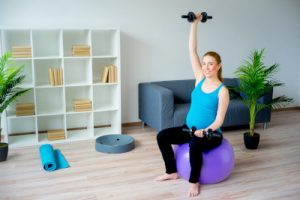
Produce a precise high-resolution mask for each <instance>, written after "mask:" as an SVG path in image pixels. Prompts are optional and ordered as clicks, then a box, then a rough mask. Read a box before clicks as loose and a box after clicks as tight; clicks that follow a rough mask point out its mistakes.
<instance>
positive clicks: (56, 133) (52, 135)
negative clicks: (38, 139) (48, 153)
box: [48, 129, 65, 140]
mask: <svg viewBox="0 0 300 200" xmlns="http://www.w3.org/2000/svg"><path fill="white" fill-rule="evenodd" d="M63 139H65V131H64V130H63V129H58V130H49V131H48V140H63Z"/></svg>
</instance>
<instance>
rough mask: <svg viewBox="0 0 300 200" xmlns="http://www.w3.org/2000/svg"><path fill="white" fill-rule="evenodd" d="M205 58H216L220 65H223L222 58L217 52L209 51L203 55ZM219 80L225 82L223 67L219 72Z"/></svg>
mask: <svg viewBox="0 0 300 200" xmlns="http://www.w3.org/2000/svg"><path fill="white" fill-rule="evenodd" d="M204 56H211V57H214V58H215V60H216V61H217V63H218V64H221V63H222V59H221V56H220V55H219V54H218V53H217V52H215V51H208V52H206V53H205V54H204V55H203V57H204ZM218 79H219V80H220V81H221V82H224V80H223V77H222V67H221V68H220V69H219V71H218Z"/></svg>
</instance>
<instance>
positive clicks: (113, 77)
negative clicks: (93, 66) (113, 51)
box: [101, 65, 118, 83]
mask: <svg viewBox="0 0 300 200" xmlns="http://www.w3.org/2000/svg"><path fill="white" fill-rule="evenodd" d="M116 82H118V70H117V67H116V66H115V65H107V66H105V67H104V69H103V72H102V77H101V83H116Z"/></svg>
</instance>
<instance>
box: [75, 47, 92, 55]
mask: <svg viewBox="0 0 300 200" xmlns="http://www.w3.org/2000/svg"><path fill="white" fill-rule="evenodd" d="M90 51H91V48H90V46H89V45H84V44H83V45H73V46H72V56H90Z"/></svg>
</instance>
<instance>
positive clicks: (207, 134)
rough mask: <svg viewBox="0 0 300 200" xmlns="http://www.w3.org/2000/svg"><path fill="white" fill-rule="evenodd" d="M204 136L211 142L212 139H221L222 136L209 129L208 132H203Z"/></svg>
mask: <svg viewBox="0 0 300 200" xmlns="http://www.w3.org/2000/svg"><path fill="white" fill-rule="evenodd" d="M203 134H204V136H205V137H206V138H207V139H209V140H211V139H212V138H221V137H222V134H221V133H219V132H218V131H213V130H212V129H208V130H207V131H203Z"/></svg>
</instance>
